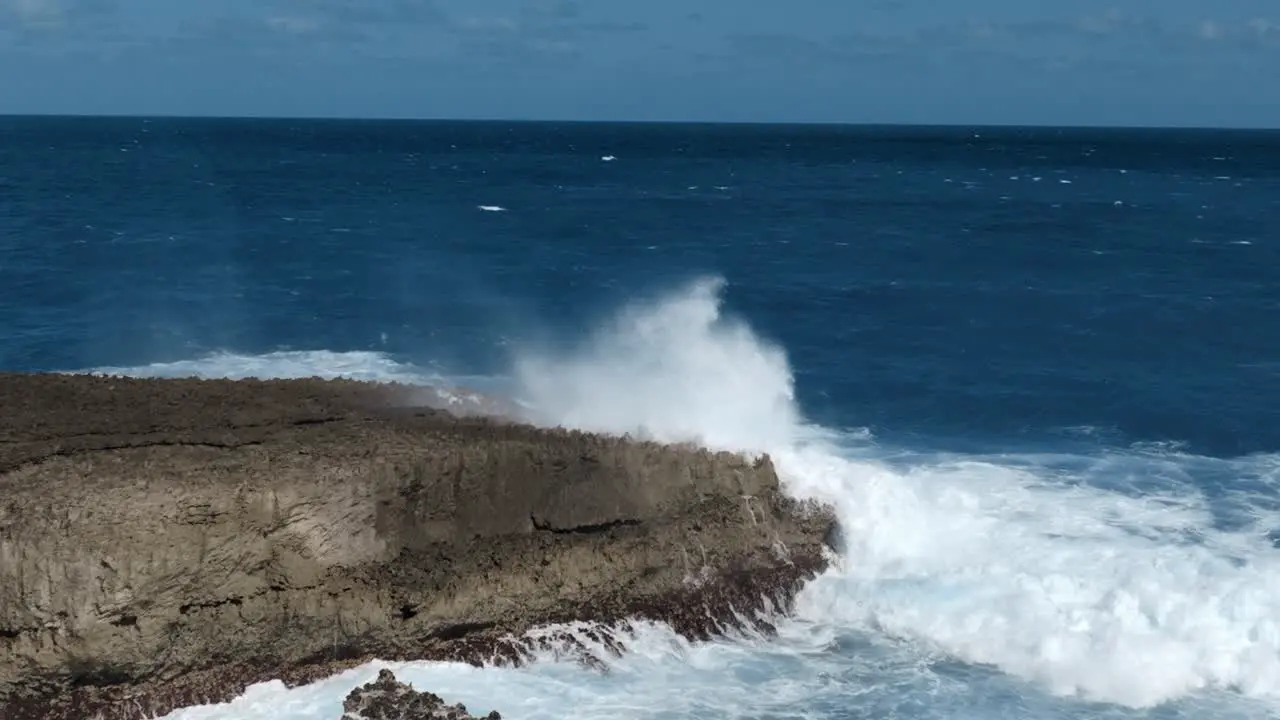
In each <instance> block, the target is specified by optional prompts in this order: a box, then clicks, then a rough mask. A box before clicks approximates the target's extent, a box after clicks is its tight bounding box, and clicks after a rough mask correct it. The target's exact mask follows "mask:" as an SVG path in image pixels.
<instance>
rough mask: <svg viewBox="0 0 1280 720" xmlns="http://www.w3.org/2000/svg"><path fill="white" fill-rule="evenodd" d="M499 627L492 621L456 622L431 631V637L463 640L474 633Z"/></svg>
mask: <svg viewBox="0 0 1280 720" xmlns="http://www.w3.org/2000/svg"><path fill="white" fill-rule="evenodd" d="M494 627H497V623H492V622H470V623H454V624H452V625H445V626H444V627H441V628H439V629H437V630H435V631H434V632H432V633H431V637H433V638H436V639H437V640H445V641H448V640H461V639H462V638H464V637H466V636H468V635H471V634H472V633H478V632H484V631H485V630H491V629H493V628H494Z"/></svg>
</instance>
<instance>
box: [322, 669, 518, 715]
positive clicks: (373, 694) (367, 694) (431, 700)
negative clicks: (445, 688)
mask: <svg viewBox="0 0 1280 720" xmlns="http://www.w3.org/2000/svg"><path fill="white" fill-rule="evenodd" d="M342 720H480V718H478V717H473V716H472V715H470V714H468V713H467V706H466V705H463V704H461V703H459V704H457V705H446V704H445V702H444V700H442V699H440V696H438V695H435V694H434V693H429V692H418V691H416V690H414V689H413V688H412V687H410V686H408V685H406V684H404V683H402V682H400V681H398V680H396V676H395V675H394V674H393V673H392V672H391V671H390V670H380V671H379V672H378V679H377V680H374V681H373V682H371V683H368V684H366V685H361V686H360V687H358V688H356V689H355V690H352V691H351V694H350V695H347V699H346V700H345V701H343V703H342ZM484 720H502V715H500V714H498V712H497V711H496V710H495V711H493V712H490V713H489V714H488V715H486V716H485V718H484Z"/></svg>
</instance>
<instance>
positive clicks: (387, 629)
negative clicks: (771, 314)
mask: <svg viewBox="0 0 1280 720" xmlns="http://www.w3.org/2000/svg"><path fill="white" fill-rule="evenodd" d="M421 392H422V389H421V388H409V387H405V386H396V385H378V384H370V383H359V382H352V381H321V380H291V381H255V380H246V381H225V380H206V381H201V380H137V379H126V378H110V377H87V376H62V375H0V408H3V412H0V717H3V718H4V720H25V719H27V718H32V719H39V720H45V719H53V718H75V719H76V720H83V719H84V718H90V717H99V718H103V720H113V719H114V718H137V717H140V716H145V717H151V716H155V715H161V714H165V713H167V712H169V711H171V710H173V709H174V708H177V707H181V706H185V705H192V704H198V703H207V702H220V701H225V700H228V699H230V698H232V697H234V696H236V695H238V694H240V693H242V692H243V691H244V689H245V687H246V686H247V685H249V684H251V683H255V682H262V681H265V680H270V679H281V680H283V681H284V682H286V683H287V684H298V683H305V682H311V681H314V680H316V679H319V678H323V677H326V676H328V675H331V674H333V673H335V672H337V671H339V670H341V669H344V668H347V667H351V666H353V665H357V664H360V663H363V662H366V661H367V660H369V659H372V658H375V657H377V658H382V659H385V660H418V659H422V660H435V659H439V660H446V659H447V660H461V661H466V662H472V663H477V664H479V663H491V662H502V663H519V662H523V661H524V660H525V659H526V658H527V657H528V655H529V648H530V646H529V644H528V642H527V641H525V640H524V639H523V637H524V634H525V633H526V632H527V631H529V630H530V629H532V628H536V627H540V626H545V625H547V624H552V623H562V622H568V621H574V620H583V621H595V622H600V623H606V624H616V623H619V622H622V621H625V620H626V619H627V618H630V617H644V618H651V619H655V620H662V621H665V622H668V623H670V624H671V625H672V626H673V627H674V628H675V629H676V631H677V632H680V633H681V634H684V635H685V636H687V637H690V638H706V637H710V636H711V635H713V634H715V633H717V632H719V631H721V630H722V629H723V627H724V625H725V624H733V623H735V622H740V618H742V617H745V618H749V620H748V622H755V623H758V624H759V626H760V627H761V628H762V629H765V630H767V629H768V621H767V618H763V619H761V618H757V616H756V615H755V614H754V613H755V611H757V610H764V609H767V608H769V607H772V608H781V609H785V608H786V607H787V603H788V602H789V601H790V598H791V597H792V596H793V595H794V593H795V592H796V590H798V588H799V587H800V585H801V583H803V582H804V581H805V580H807V579H808V578H810V577H812V576H813V575H814V574H815V573H817V572H818V571H820V570H821V569H822V568H823V567H824V563H825V561H824V554H823V548H824V545H823V539H824V537H826V536H828V534H829V533H830V531H831V528H832V526H833V524H834V520H833V518H832V515H831V513H830V512H829V511H828V510H826V509H824V508H819V507H817V506H814V505H811V504H805V503H797V502H795V501H792V500H789V499H788V498H786V497H785V496H784V495H783V494H782V492H781V490H780V488H779V484H778V478H777V475H776V474H775V472H774V470H773V466H772V464H771V462H770V461H769V459H768V458H767V457H766V458H761V459H759V460H748V459H744V458H742V457H740V456H737V455H733V454H729V453H712V452H708V451H706V450H701V449H697V448H690V447H669V446H662V445H657V444H653V443H643V442H634V441H630V440H624V439H619V438H613V437H605V436H599V435H593V434H589V433H581V432H569V431H565V430H547V429H538V428H534V427H530V426H527V425H521V424H517V423H514V422H509V421H499V420H495V419H492V418H486V417H458V416H456V415H453V414H450V413H448V412H445V411H442V410H438V409H431V408H428V407H422V406H418V405H416V404H415V402H414V400H413V398H414V396H415V395H416V394H420V393H421ZM735 611H736V613H735ZM588 662H590V660H588Z"/></svg>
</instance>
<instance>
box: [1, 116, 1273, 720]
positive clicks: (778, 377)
mask: <svg viewBox="0 0 1280 720" xmlns="http://www.w3.org/2000/svg"><path fill="white" fill-rule="evenodd" d="M1278 273H1280V133H1275V132H1269V133H1268V132H1252V133H1251V132H1215V131H1154V130H1151V131H1135V130H1057V129H1027V128H1005V129H994V128H900V127H882V128H842V127H786V126H768V127H765V126H759V127H756V126H716V125H625V124H600V125H592V124H518V123H492V122H491V123H459V122H450V123H444V122H438V123H425V122H424V123H413V122H345V121H286V120H280V121H265V120H179V119H150V120H148V119H132V118H116V119H90V118H79V119H72V118H5V119H0V368H3V369H5V370H23V371H37V370H39V371H74V370H96V371H112V372H126V373H129V374H134V375H147V376H151V375H160V376H175V375H184V376H185V375H200V376H232V377H243V376H259V377H267V376H279V377H284V376H299V375H303V376H310V375H322V376H339V375H341V376H349V377H358V378H370V379H398V380H418V381H423V382H433V383H445V384H450V385H462V386H467V387H473V388H477V389H480V390H484V391H488V392H493V393H499V394H503V395H506V396H509V397H513V398H516V399H518V400H520V401H521V402H524V403H526V404H527V405H528V406H529V407H530V408H532V411H533V412H535V413H537V415H538V417H539V418H541V419H542V420H543V421H544V422H547V423H562V424H566V425H572V426H576V427H581V428H586V429H593V430H607V431H616V432H626V431H631V432H637V431H641V430H642V431H644V432H647V433H649V434H651V435H653V436H656V437H659V438H664V439H690V438H696V439H700V440H702V441H703V442H705V443H708V444H710V445H713V446H716V447H723V448H730V449H741V450H747V451H768V452H770V453H771V454H772V455H773V456H774V458H775V460H776V461H777V464H778V467H779V469H780V473H781V474H782V476H783V479H784V481H785V483H786V485H787V488H788V490H789V492H791V493H793V494H795V495H797V496H805V497H817V498H821V499H824V500H827V501H830V502H832V503H834V504H835V505H836V507H837V508H838V510H839V514H840V518H841V520H842V522H843V524H844V527H845V531H846V533H845V534H846V541H847V543H846V547H844V548H843V549H842V550H843V552H842V557H841V559H840V561H839V563H838V564H837V566H836V567H834V568H833V569H832V570H831V571H829V572H828V573H826V574H825V575H824V576H822V577H821V578H819V579H818V580H816V581H814V582H813V583H812V584H810V585H809V586H808V588H807V589H806V590H805V591H804V592H803V594H802V595H801V597H800V598H799V601H798V609H797V612H796V614H795V616H794V617H792V618H790V619H788V620H786V621H784V622H782V623H781V627H780V631H779V634H778V636H777V637H774V638H761V637H753V636H742V637H733V638H728V639H725V640H722V641H717V642H713V643H708V644H701V645H690V644H688V643H686V642H684V641H682V640H680V639H678V638H677V637H675V636H674V635H673V634H672V633H671V632H670V631H669V630H668V629H666V628H664V627H661V626H641V627H639V628H638V629H637V631H636V634H635V636H634V637H633V638H631V646H632V652H630V653H629V654H627V655H625V656H624V657H622V658H620V659H617V660H614V661H612V663H611V665H612V672H611V673H609V674H598V673H593V672H592V671H590V670H587V669H584V668H582V667H580V666H579V665H577V664H575V663H573V662H570V661H556V660H554V659H552V658H550V657H548V658H546V659H545V660H544V661H543V662H540V663H537V664H535V665H532V666H530V667H526V668H521V669H483V670H481V669H475V668H471V667H467V666H460V665H449V664H428V663H409V664H399V665H394V666H393V667H394V668H395V669H396V671H397V673H398V674H400V675H401V676H402V677H403V678H404V679H407V680H410V681H412V682H413V683H415V684H417V685H418V686H419V687H421V688H424V689H430V690H432V691H435V692H437V693H439V694H441V695H443V696H445V697H446V698H448V699H450V700H457V701H463V702H465V703H467V705H468V706H469V707H470V708H471V709H472V710H473V711H481V712H487V711H488V710H490V709H497V710H499V711H500V712H502V713H503V715H504V717H508V718H512V719H514V720H521V719H533V718H547V719H550V718H557V719H558V718H563V717H570V716H571V717H578V718H586V719H592V718H609V719H615V718H779V719H780V718H796V719H799V718H805V719H818V718H901V719H903V720H924V719H926V718H975V719H976V718H984V719H985V718H1064V719H1065V718H1071V719H1073V720H1074V719H1077V718H1086V719H1089V718H1099V719H1100V718H1108V719H1113V718H1114V719H1121V718H1161V719H1163V718H1196V719H1197V720H1198V719H1200V718H1210V717H1215V718H1216V717H1221V718H1264V717H1276V716H1277V713H1280V274H1278ZM379 666H380V665H378V664H374V665H370V666H367V667H362V668H360V669H358V670H354V671H351V672H348V673H345V674H343V675H341V676H339V677H335V678H333V679H330V680H327V681H324V682H321V683H318V684H316V685H313V686H308V687H304V688H299V689H295V690H285V689H284V688H283V686H281V685H280V684H278V683H267V684H264V685H260V686H255V687H253V688H251V689H250V691H249V692H248V693H247V694H246V695H245V696H244V697H241V698H239V699H237V700H236V701H234V702H232V703H229V704H226V705H218V706H210V707H199V708H189V709H185V710H181V711H178V712H175V713H173V714H172V715H171V716H170V718H171V720H197V719H199V720H250V719H257V718H263V719H266V718H271V719H272V720H303V719H304V718H308V719H309V718H317V719H319V718H324V719H326V720H331V719H333V718H336V717H337V716H338V715H339V714H340V705H341V699H342V697H343V696H344V695H345V694H346V693H347V692H348V691H350V690H351V689H352V688H353V687H354V686H356V685H357V684H360V683H363V682H366V681H368V680H370V679H371V678H372V677H373V676H374V675H375V674H376V671H377V667H379Z"/></svg>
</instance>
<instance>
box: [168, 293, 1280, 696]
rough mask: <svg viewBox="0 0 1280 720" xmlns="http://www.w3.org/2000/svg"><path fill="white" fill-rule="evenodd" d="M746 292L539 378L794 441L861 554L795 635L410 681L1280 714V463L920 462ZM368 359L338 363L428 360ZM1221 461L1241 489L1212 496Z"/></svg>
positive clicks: (657, 632) (813, 485)
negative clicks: (798, 389) (824, 413)
mask: <svg viewBox="0 0 1280 720" xmlns="http://www.w3.org/2000/svg"><path fill="white" fill-rule="evenodd" d="M721 287H722V283H721V282H720V281H718V280H714V279H713V280H701V281H698V282H695V283H692V284H691V285H689V286H688V287H685V288H681V289H679V290H678V291H676V292H673V293H670V294H668V295H666V296H663V297H659V298H657V299H655V300H653V301H650V302H646V303H638V304H635V305H632V306H630V307H628V308H625V309H624V310H623V311H622V312H620V313H619V314H618V315H617V317H616V318H615V319H614V320H613V321H611V322H610V323H607V324H606V325H605V326H604V327H603V328H601V329H600V330H599V331H598V332H596V333H594V334H593V335H591V336H590V337H589V338H588V339H587V340H586V341H584V342H583V344H582V345H581V346H579V347H577V348H574V349H572V350H571V351H569V352H561V353H547V352H530V351H526V352H525V353H522V354H521V355H520V359H519V361H518V362H516V363H515V368H514V371H513V375H514V379H515V381H516V386H517V387H518V388H519V390H520V393H521V394H522V396H523V398H524V399H525V400H527V401H528V402H529V404H530V405H531V406H533V407H534V408H535V409H536V411H537V412H538V413H539V415H538V417H539V418H540V419H541V420H542V421H544V422H558V423H563V424H566V425H572V426H576V427H581V428H585V429H591V430H605V431H611V432H627V431H631V432H637V431H643V432H644V433H646V434H649V435H651V436H653V437H657V438H660V439H664V440H682V439H700V440H702V441H703V442H706V443H708V444H711V445H713V446H716V447H723V448H729V449H750V450H765V451H769V452H770V453H772V454H773V456H774V459H775V461H776V464H777V466H778V468H779V472H780V474H781V475H782V477H783V480H784V481H785V482H786V484H787V487H788V489H789V490H790V491H791V492H793V493H794V494H797V495H801V496H806V497H816V498H820V499H823V500H827V501H829V502H832V503H833V504H835V506H836V508H837V510H838V513H839V516H840V519H841V521H842V524H843V527H844V531H845V532H844V536H845V542H846V547H845V548H844V551H845V556H844V558H843V560H842V562H841V563H840V565H839V567H836V568H833V569H832V570H830V571H829V572H827V573H826V574H824V575H823V576H822V577H821V578H819V579H818V580H816V581H815V582H813V583H811V584H810V585H809V586H808V587H807V588H806V589H805V590H804V592H802V593H801V596H800V598H799V600H798V606H797V616H796V617H795V618H793V619H791V620H788V621H786V622H784V623H782V625H781V627H780V636H779V637H778V638H777V639H775V640H772V641H765V640H763V639H759V638H744V639H738V640H735V641H726V642H715V643H709V644H705V645H698V646H690V645H688V644H687V643H684V642H683V641H681V640H679V639H678V638H676V637H675V636H674V635H673V634H672V633H671V632H670V631H669V630H668V629H665V628H661V627H647V628H643V629H642V630H641V632H640V634H639V635H638V637H637V639H636V640H635V641H634V643H633V645H634V650H635V651H634V652H632V653H630V654H628V655H626V656H624V657H623V658H620V659H617V660H615V661H612V667H613V670H614V672H613V673H611V674H610V675H608V676H598V675H595V674H591V673H589V672H588V671H586V670H583V669H581V668H579V667H578V666H576V665H574V664H572V663H569V662H556V661H552V660H551V659H548V660H547V661H546V662H543V663H539V664H537V665H535V666H532V667H528V668H523V669H518V670H516V669H487V670H483V671H481V670H475V669H473V668H468V667H464V666H457V665H440V664H428V663H411V664H409V665H405V666H396V667H400V668H402V671H403V673H404V675H405V679H409V680H412V681H415V682H418V683H419V685H420V687H423V688H426V689H430V690H432V691H435V692H437V693H440V694H442V695H444V696H446V697H448V698H449V699H451V700H460V701H463V702H466V703H467V704H468V705H469V707H471V708H472V709H473V710H477V711H488V710H489V709H490V708H491V707H492V708H496V709H498V710H500V711H501V712H502V713H503V714H504V716H506V717H511V718H544V717H545V718H550V717H563V716H564V715H565V714H573V715H575V716H578V717H584V718H605V717H609V718H616V717H620V716H625V717H737V716H743V715H753V716H758V715H767V714H769V713H771V712H776V713H779V714H790V715H791V716H794V717H823V716H831V715H833V714H839V713H845V714H847V713H849V712H855V710H856V712H869V713H871V714H872V715H884V714H886V713H887V714H893V713H895V712H896V713H899V714H903V715H910V716H912V717H958V716H968V715H972V716H975V717H981V716H987V715H990V714H1002V715H1007V714H1008V713H1009V712H1011V709H1010V703H1012V704H1013V705H1015V706H1016V707H1018V708H1021V710H1020V711H1019V710H1014V711H1013V712H1014V713H1015V714H1017V715H1018V716H1024V717H1036V716H1044V715H1047V714H1053V715H1055V716H1078V715H1089V714H1092V713H1094V712H1095V711H1096V706H1087V705H1083V704H1078V703H1075V704H1072V701H1070V700H1067V699H1064V698H1069V697H1073V696H1079V697H1084V698H1088V699H1090V700H1098V701H1103V702H1107V703H1112V704H1114V705H1116V706H1120V707H1129V708H1146V707H1150V706H1153V705H1156V704H1159V703H1162V702H1169V701H1173V702H1175V705H1174V706H1172V708H1173V709H1171V710H1170V713H1171V715H1170V716H1171V717H1199V716H1202V715H1203V714H1204V713H1205V712H1208V710H1206V708H1213V707H1220V706H1229V707H1231V708H1232V712H1234V713H1235V715H1234V716H1240V717H1262V716H1266V715H1268V714H1270V713H1274V712H1276V711H1277V710H1280V612H1278V611H1277V608H1280V557H1278V555H1280V554H1278V553H1277V551H1276V549H1275V548H1274V547H1273V546H1272V545H1271V543H1270V541H1269V540H1268V539H1267V533H1268V532H1272V531H1274V530H1275V529H1276V528H1280V516H1278V515H1277V512H1276V508H1277V507H1280V500H1277V484H1278V483H1280V457H1276V456H1261V457H1252V458H1240V459H1235V460H1215V459H1211V458H1196V457H1192V456H1187V455H1185V454H1182V453H1181V451H1180V450H1179V449H1178V448H1176V447H1164V446H1160V447H1143V448H1136V449H1134V450H1132V451H1127V452H1119V451H1117V452H1112V453H1110V454H1099V455H1097V456H1091V457H1084V456H1051V455H1044V456H1034V455H1018V456H1014V455H1009V456H998V457H977V456H929V455H921V454H916V455H914V456H911V455H905V454H903V453H901V452H894V453H889V452H887V449H877V448H876V446H875V445H874V444H873V443H871V442H869V441H867V440H866V439H865V438H863V439H861V440H860V441H858V442H856V443H855V442H852V441H850V440H848V439H847V438H845V437H844V436H840V435H837V434H835V433H832V432H830V431H826V430H823V429H822V428H816V427H813V426H809V425H806V424H805V423H804V421H803V418H802V417H801V414H800V412H799V410H798V409H797V408H796V406H795V401H794V394H793V384H792V377H791V372H790V369H789V367H788V364H787V361H786V358H785V355H784V353H783V352H782V351H781V349H779V348H778V347H776V346H773V345H771V344H770V343H768V342H765V341H763V340H761V339H760V338H759V337H757V336H756V335H755V334H754V333H753V332H752V331H751V329H750V328H749V327H747V326H746V325H745V324H743V323H741V322H738V321H736V320H734V319H733V318H730V317H726V316H725V315H724V313H723V312H722V308H721V305H720V296H719V293H720V289H721ZM349 355H352V354H345V353H338V354H332V355H322V354H316V355H314V356H313V357H315V358H323V362H333V363H335V364H336V365H338V366H342V365H344V364H346V365H350V366H354V368H355V369H356V370H357V371H358V372H362V373H369V374H372V373H376V372H386V373H387V374H388V375H389V376H391V377H395V376H396V375H397V373H408V374H412V371H408V370H406V369H405V368H404V366H400V365H396V364H394V363H389V361H387V362H388V363H389V364H388V365H386V366H381V365H380V364H379V363H380V362H382V360H379V358H381V356H378V355H376V354H354V357H353V358H348V356H349ZM264 357H270V356H264ZM215 362H216V363H220V364H221V366H217V367H215V365H214V364H211V363H215ZM197 364H198V363H197ZM251 364H253V363H251V362H249V361H248V360H247V359H246V358H244V357H242V356H219V357H218V358H215V359H214V360H210V361H206V364H205V365H204V366H202V370H201V373H200V374H202V375H212V374H232V375H235V376H243V375H244V374H245V373H244V368H245V366H246V365H251ZM318 364H321V361H320V360H316V361H314V362H308V363H300V362H298V356H293V355H288V354H284V355H280V356H277V357H276V358H275V359H273V360H266V359H264V360H263V361H262V362H261V363H260V365H259V366H258V367H257V369H256V371H255V372H258V373H262V372H263V371H265V370H267V369H269V368H270V367H275V368H276V369H277V370H279V373H278V374H282V375H288V374H296V373H295V372H294V371H298V370H304V369H305V372H306V373H308V374H315V371H314V368H313V365H318ZM301 366H305V367H301ZM191 369H192V368H191V366H185V370H186V371H190V370H191ZM143 370H146V372H147V374H173V373H171V372H170V371H169V370H168V369H165V370H164V371H163V372H157V368H156V366H151V367H150V368H149V369H143ZM222 371H228V372H222ZM1208 476H1215V477H1223V478H1228V479H1235V480H1238V481H1239V482H1238V483H1235V484H1234V485H1232V484H1231V483H1222V484H1223V486H1224V487H1228V486H1234V487H1237V488H1238V489H1237V490H1236V491H1234V494H1222V495H1218V496H1215V497H1208V496H1206V495H1205V494H1204V492H1202V487H1205V486H1206V485H1205V484H1204V483H1203V478H1205V477H1208ZM375 672H376V669H375V668H374V667H365V668H361V669H360V670H359V671H358V672H354V671H353V673H349V674H347V675H344V676H343V677H342V678H339V679H335V680H331V681H327V683H322V684H320V685H316V686H311V687H308V688H300V689H296V690H292V691H288V692H286V691H284V690H282V689H281V688H279V687H276V686H259V687H256V688H254V689H252V690H251V692H250V693H249V694H248V695H246V697H245V698H241V699H240V700H239V701H237V703H235V704H233V705H229V706H220V707H218V708H206V709H191V710H186V711H181V712H180V713H178V714H175V715H174V716H173V717H175V718H254V717H268V716H270V717H278V718H290V719H292V718H304V717H317V718H318V717H333V716H335V715H336V709H337V707H339V705H340V702H341V698H342V696H343V695H344V694H345V692H347V691H349V690H350V688H351V687H354V685H355V684H357V682H363V681H367V680H368V679H371V678H372V676H373V675H374V674H375ZM398 672H400V670H398ZM975 683H980V684H981V686H982V687H984V688H992V689H989V690H985V691H980V690H977V689H975ZM983 692H985V693H986V694H985V695H984V694H982V693H983ZM975 693H978V699H975ZM1055 698H1056V699H1055ZM290 703H292V704H290ZM1053 703H1058V704H1057V705H1054V704H1053ZM1062 703H1067V704H1062ZM1223 704H1225V705H1223ZM1091 707H1093V709H1090V708H1091ZM859 708H860V709H859ZM1118 709H1119V708H1116V710H1117V711H1118ZM1109 712H1110V711H1109ZM855 714H856V713H855Z"/></svg>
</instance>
